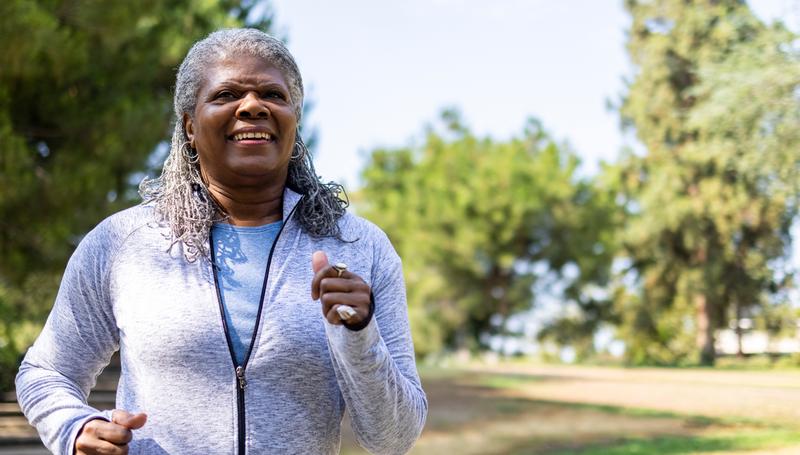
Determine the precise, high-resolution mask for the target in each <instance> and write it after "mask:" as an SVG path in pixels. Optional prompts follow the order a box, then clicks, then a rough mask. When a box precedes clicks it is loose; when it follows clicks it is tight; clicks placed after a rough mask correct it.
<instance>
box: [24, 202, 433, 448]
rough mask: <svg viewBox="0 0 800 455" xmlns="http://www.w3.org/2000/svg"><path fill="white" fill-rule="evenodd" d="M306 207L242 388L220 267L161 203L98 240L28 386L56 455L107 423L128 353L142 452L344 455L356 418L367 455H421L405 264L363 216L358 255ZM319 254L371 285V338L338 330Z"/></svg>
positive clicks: (60, 302) (353, 224) (115, 219)
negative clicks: (183, 234)
mask: <svg viewBox="0 0 800 455" xmlns="http://www.w3.org/2000/svg"><path fill="white" fill-rule="evenodd" d="M299 200H300V196H299V195H298V194H296V193H294V192H293V191H291V190H288V189H287V190H286V192H285V194H284V208H283V212H284V213H283V222H284V226H283V229H282V232H281V233H280V234H279V235H278V237H277V239H276V241H275V245H274V251H273V254H272V258H271V261H270V262H269V265H268V281H267V288H266V294H265V297H264V301H263V309H262V311H261V317H260V323H259V324H258V327H257V331H256V334H255V338H254V339H255V342H254V345H253V347H252V351H251V354H250V357H249V361H248V362H247V363H246V365H245V369H244V374H243V376H244V380H245V381H246V385H245V386H244V387H243V388H242V387H240V384H242V382H241V381H239V380H238V378H237V374H236V371H235V368H234V362H233V360H232V358H231V353H230V351H229V349H228V345H227V340H226V336H225V331H224V328H223V322H222V321H223V318H222V315H221V314H220V306H219V303H218V300H217V295H216V290H215V286H214V278H213V272H212V268H211V266H210V264H209V262H208V261H207V260H203V259H199V260H197V261H195V262H192V263H190V262H188V261H186V260H185V259H184V258H183V253H182V250H181V245H180V244H177V245H175V246H173V247H172V248H170V240H169V231H168V229H167V228H166V227H163V226H158V224H157V223H156V219H155V214H154V210H153V208H152V207H149V206H146V205H145V206H141V205H140V206H137V207H133V208H131V209H128V210H124V211H122V212H120V213H117V214H115V215H113V216H111V217H109V218H107V219H106V220H105V221H103V222H102V223H100V224H99V225H98V226H97V227H96V228H95V229H93V230H92V231H91V232H90V233H89V234H87V235H86V237H85V238H84V239H83V240H82V241H81V243H80V245H79V246H78V248H77V250H76V251H75V253H74V254H73V256H72V258H71V259H70V261H69V264H68V265H67V269H66V271H65V273H64V277H63V279H62V282H61V287H60V289H59V292H58V297H57V298H56V302H55V305H54V307H53V310H52V312H51V313H50V316H49V318H48V320H47V323H46V325H45V327H44V330H43V331H42V333H41V335H39V338H38V339H37V340H36V342H35V344H34V345H33V346H32V347H31V348H30V350H29V351H28V353H27V355H26V356H25V359H24V360H23V362H22V365H21V366H20V370H19V374H18V375H17V383H16V385H17V396H18V399H19V402H20V405H21V407H22V410H23V412H24V413H25V415H26V417H27V418H28V420H29V421H30V422H31V424H32V425H34V426H35V427H36V429H37V430H38V431H39V434H40V435H41V437H42V440H43V441H44V443H45V444H46V445H47V447H48V448H49V449H50V450H51V451H53V452H55V453H57V454H71V453H72V452H73V446H74V441H75V438H76V436H77V434H78V431H79V430H80V428H81V427H82V426H83V424H84V423H85V422H87V421H88V420H90V419H93V418H98V417H100V418H106V419H108V417H109V415H110V413H109V412H103V411H99V410H96V409H93V408H92V407H90V406H88V405H87V404H86V397H87V394H88V393H89V390H90V389H91V387H92V386H93V385H94V384H95V381H96V377H97V375H98V374H99V372H100V371H101V370H102V368H103V367H104V366H105V365H106V364H107V363H108V361H109V359H110V357H111V355H112V354H113V353H114V351H116V350H117V349H119V350H120V359H121V364H122V373H121V377H120V383H119V387H118V389H117V403H116V406H117V408H119V409H125V410H128V411H130V412H146V413H147V414H148V420H147V423H146V424H145V425H144V427H142V428H141V429H138V430H134V431H133V434H134V439H133V441H131V443H130V445H129V447H130V453H131V454H167V453H168V454H241V448H242V447H244V448H245V451H246V453H248V454H256V453H258V454H261V453H269V454H335V453H338V451H339V445H340V423H341V419H342V414H343V412H344V409H345V407H347V409H348V412H349V413H350V415H351V416H352V422H353V428H354V431H355V433H356V436H357V438H358V441H359V443H360V444H361V445H362V446H364V447H365V448H366V449H368V450H369V451H371V452H373V453H386V454H394V453H398V454H399V453H405V452H407V451H408V450H409V449H410V448H411V446H412V445H413V444H414V442H415V441H416V439H417V437H418V436H419V434H420V432H421V431H422V427H423V424H424V421H425V416H426V413H427V401H426V398H425V394H424V392H423V391H422V387H421V386H420V381H419V376H418V375H417V371H416V366H415V363H414V349H413V346H412V342H411V335H410V330H409V325H408V315H407V308H406V299H405V286H404V284H403V276H402V266H401V262H400V258H399V257H398V256H397V253H395V251H394V249H393V248H392V246H391V244H390V243H389V240H388V239H387V237H386V236H385V234H383V232H382V231H381V230H380V229H378V228H377V227H376V226H375V225H373V224H371V223H369V222H368V221H365V220H363V219H361V218H359V217H357V216H354V215H351V214H347V215H345V216H344V217H343V218H342V219H341V221H340V227H341V229H342V234H343V237H344V238H345V239H346V240H353V242H352V243H347V242H342V241H340V240H336V239H332V238H313V237H311V236H309V235H307V234H306V233H305V232H304V231H303V230H302V229H301V228H300V226H299V224H298V223H297V222H296V221H295V220H293V219H292V213H293V211H294V208H295V206H296V204H297V202H298V201H299ZM316 250H322V251H325V252H326V253H327V254H328V257H329V259H330V260H331V262H344V263H346V264H347V265H348V266H349V270H351V271H353V272H354V273H356V274H358V275H359V276H361V277H362V278H363V279H364V280H365V281H366V282H367V283H369V284H370V286H371V288H372V291H373V295H374V298H375V315H374V318H373V319H372V321H371V322H370V323H369V325H368V326H367V327H366V328H364V329H363V330H361V331H357V332H356V331H351V330H349V329H347V328H345V327H343V326H334V325H330V324H328V323H327V322H326V321H325V319H324V318H323V316H322V312H321V308H320V303H319V302H318V301H313V300H311V292H310V286H311V280H312V277H313V271H312V269H311V255H312V253H313V252H314V251H316Z"/></svg>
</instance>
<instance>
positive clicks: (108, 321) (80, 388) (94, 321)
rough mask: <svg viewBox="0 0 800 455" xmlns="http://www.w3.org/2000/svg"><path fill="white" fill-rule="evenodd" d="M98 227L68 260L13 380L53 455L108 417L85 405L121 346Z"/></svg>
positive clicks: (24, 408)
mask: <svg viewBox="0 0 800 455" xmlns="http://www.w3.org/2000/svg"><path fill="white" fill-rule="evenodd" d="M102 226H103V225H102V224H101V226H100V227H98V228H95V230H93V231H92V232H90V233H89V234H88V235H87V236H86V237H85V238H84V239H83V241H81V243H80V245H78V248H77V249H76V250H75V253H74V254H73V255H72V257H71V258H70V260H69V263H68V264H67V268H66V271H65V272H64V276H63V278H62V280H61V286H60V288H59V291H58V295H57V297H56V301H55V304H54V306H53V309H52V310H51V312H50V315H49V317H48V318H47V322H46V323H45V326H44V329H43V330H42V333H41V334H40V335H39V337H38V338H37V339H36V342H35V343H34V344H33V346H32V347H31V348H30V349H29V350H28V352H27V354H26V355H25V358H24V360H23V361H22V364H21V366H20V369H19V373H18V374H17V378H16V388H17V399H18V400H19V404H20V407H21V408H22V412H23V413H24V414H25V417H27V419H28V421H29V422H30V423H31V425H33V426H34V427H36V430H37V431H38V432H39V436H40V437H41V438H42V441H43V442H44V444H45V445H46V446H47V448H48V449H50V451H52V452H53V453H55V454H65V455H68V454H69V455H71V454H72V453H73V447H74V442H75V439H76V437H77V434H78V431H79V430H80V429H81V428H82V427H83V425H84V424H85V423H86V422H87V421H89V420H92V419H97V418H102V419H106V420H108V418H109V414H108V413H102V412H100V411H98V410H97V409H94V408H92V407H91V406H89V405H87V404H86V397H87V395H88V394H89V391H90V390H91V388H92V387H93V386H94V384H95V382H96V379H97V375H98V374H99V372H100V371H101V370H102V369H103V367H104V366H105V365H107V364H108V362H109V360H110V358H111V355H112V354H113V353H114V351H116V350H117V348H118V346H119V337H118V333H117V330H116V323H115V320H114V315H113V312H112V306H111V302H110V299H109V290H108V288H109V286H108V279H107V278H108V264H109V262H110V261H109V258H110V256H111V252H110V250H111V248H109V247H108V244H109V243H111V242H108V241H107V240H108V238H107V236H106V235H105V234H103V229H102Z"/></svg>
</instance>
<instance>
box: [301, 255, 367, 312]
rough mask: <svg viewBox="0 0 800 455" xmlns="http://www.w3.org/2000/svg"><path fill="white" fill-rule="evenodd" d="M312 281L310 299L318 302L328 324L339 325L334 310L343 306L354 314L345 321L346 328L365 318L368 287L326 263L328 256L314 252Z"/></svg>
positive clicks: (357, 277)
mask: <svg viewBox="0 0 800 455" xmlns="http://www.w3.org/2000/svg"><path fill="white" fill-rule="evenodd" d="M311 267H312V269H313V270H314V279H313V280H312V281H311V298H312V299H314V300H317V299H319V300H320V302H321V303H322V314H323V315H324V316H325V319H327V320H328V322H329V323H331V324H336V325H338V324H342V318H341V316H339V313H338V312H337V308H339V307H340V306H342V305H347V306H349V307H352V308H353V310H355V313H356V314H355V315H353V316H351V317H350V318H349V319H347V325H359V324H360V323H361V322H362V321H364V320H365V319H367V318H368V317H369V306H370V288H369V285H368V284H367V283H366V282H365V281H364V280H362V279H361V277H360V276H358V275H356V274H355V273H353V272H350V271H347V270H345V271H343V272H340V271H339V270H338V269H337V268H336V267H334V266H333V265H330V264H328V256H327V255H326V254H325V253H324V252H322V251H315V252H314V254H313V255H312V256H311Z"/></svg>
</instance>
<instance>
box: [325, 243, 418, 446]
mask: <svg viewBox="0 0 800 455" xmlns="http://www.w3.org/2000/svg"><path fill="white" fill-rule="evenodd" d="M381 234H382V233H381ZM379 243H380V245H379V247H378V248H377V250H378V251H377V252H376V255H375V257H376V260H375V262H374V265H373V283H372V284H371V285H372V293H373V296H374V298H375V314H374V317H373V318H372V321H370V323H369V324H368V325H367V326H366V327H365V328H364V329H362V330H360V331H351V330H349V329H347V328H345V327H344V326H341V325H331V324H325V327H326V331H327V332H328V342H329V346H330V349H331V355H332V358H333V365H334V370H335V372H336V377H337V380H338V382H339V387H340V389H341V391H342V395H343V396H344V399H345V403H346V405H347V408H348V412H349V413H350V417H351V420H352V425H353V430H354V431H355V434H356V438H357V439H358V442H359V444H361V446H363V447H364V448H365V449H367V450H369V451H370V452H372V453H376V454H403V453H406V452H408V451H409V450H410V449H411V447H412V446H413V445H414V442H416V440H417V438H418V437H419V435H420V433H421V432H422V427H423V426H424V424H425V417H426V414H427V411H428V403H427V399H426V397H425V393H424V392H423V390H422V385H421V384H420V380H419V375H418V374H417V368H416V364H415V360H414V346H413V343H412V341H411V331H410V327H409V323H408V310H407V306H406V291H405V284H404V281H403V270H402V264H401V261H400V258H399V256H398V255H397V253H396V252H395V251H394V248H392V246H391V244H390V243H389V240H388V239H387V238H386V237H385V235H383V236H382V238H380V239H379Z"/></svg>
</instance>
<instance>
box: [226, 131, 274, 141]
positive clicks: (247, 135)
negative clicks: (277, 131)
mask: <svg viewBox="0 0 800 455" xmlns="http://www.w3.org/2000/svg"><path fill="white" fill-rule="evenodd" d="M232 139H233V140H234V141H244V140H247V139H265V140H267V141H269V140H272V135H270V134H269V133H264V132H250V133H239V134H234V135H233V136H232Z"/></svg>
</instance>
